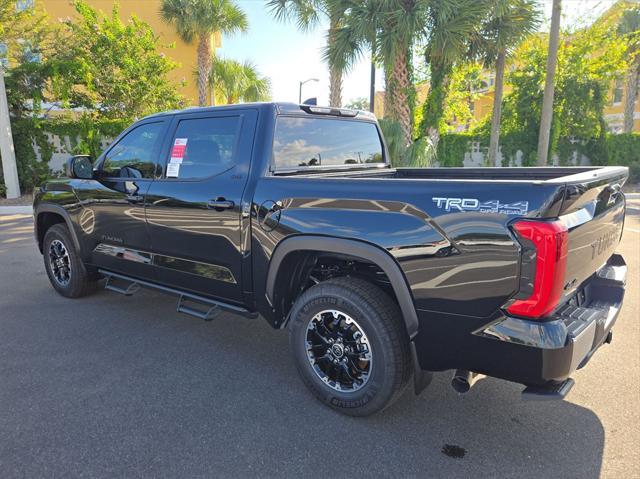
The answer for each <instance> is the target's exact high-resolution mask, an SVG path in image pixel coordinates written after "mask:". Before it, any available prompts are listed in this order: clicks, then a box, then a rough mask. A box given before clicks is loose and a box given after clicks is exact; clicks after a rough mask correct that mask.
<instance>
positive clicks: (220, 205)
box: [207, 198, 235, 210]
mask: <svg viewBox="0 0 640 479" xmlns="http://www.w3.org/2000/svg"><path fill="white" fill-rule="evenodd" d="M234 206H235V203H234V202H233V201H231V200H225V199H224V198H218V199H216V200H209V202H208V203H207V208H212V209H214V210H230V209H231V208H233V207H234Z"/></svg>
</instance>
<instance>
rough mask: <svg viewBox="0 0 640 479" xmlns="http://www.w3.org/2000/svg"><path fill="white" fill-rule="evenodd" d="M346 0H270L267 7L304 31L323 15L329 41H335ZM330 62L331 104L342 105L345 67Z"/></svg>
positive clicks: (277, 16) (315, 23)
mask: <svg viewBox="0 0 640 479" xmlns="http://www.w3.org/2000/svg"><path fill="white" fill-rule="evenodd" d="M344 3H346V2H342V1H332V0H269V1H268V2H267V7H268V8H269V9H270V10H271V12H272V14H273V16H274V17H275V18H276V19H277V20H280V21H289V20H293V21H295V22H296V23H297V24H298V28H299V29H300V30H302V31H309V30H311V29H313V28H315V27H316V26H317V25H318V23H319V22H320V19H321V18H322V16H325V17H327V18H328V19H329V30H328V32H327V43H328V44H329V45H330V44H332V43H333V42H335V38H336V31H337V30H338V28H339V26H340V20H341V18H342V15H343V13H344V8H343V4H344ZM328 63H329V104H330V105H331V106H338V107H339V106H342V74H343V69H342V68H340V66H339V65H337V64H336V63H333V62H331V61H329V62H328Z"/></svg>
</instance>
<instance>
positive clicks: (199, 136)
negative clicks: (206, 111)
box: [165, 116, 241, 179]
mask: <svg viewBox="0 0 640 479" xmlns="http://www.w3.org/2000/svg"><path fill="white" fill-rule="evenodd" d="M240 123H241V122H240V117H239V116H224V117H207V118H187V119H181V120H179V122H178V126H177V128H176V132H175V134H174V136H173V139H172V142H171V146H170V149H169V159H168V162H167V166H166V170H165V177H166V178H180V179H199V178H207V177H210V176H213V175H217V174H220V173H222V172H223V171H226V170H228V169H229V168H231V167H232V166H234V164H235V162H236V148H237V143H238V134H239V132H240Z"/></svg>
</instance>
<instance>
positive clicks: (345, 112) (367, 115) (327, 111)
mask: <svg viewBox="0 0 640 479" xmlns="http://www.w3.org/2000/svg"><path fill="white" fill-rule="evenodd" d="M248 106H251V107H257V108H259V109H274V110H276V112H277V113H278V114H287V113H288V114H294V113H307V114H310V115H313V114H316V115H324V116H339V117H350V118H354V119H356V118H357V119H358V120H370V121H371V120H375V119H376V117H375V115H374V114H373V113H371V112H368V111H363V110H352V109H349V108H337V107H329V106H316V105H300V104H298V103H291V102H255V103H236V104H233V105H219V106H194V107H188V108H184V109H182V110H168V111H163V112H158V113H153V114H151V115H148V116H146V117H144V118H143V119H146V118H155V117H159V116H170V115H175V114H178V113H185V112H189V113H192V112H194V113H195V112H209V111H211V112H215V111H220V110H238V109H243V108H246V107H248Z"/></svg>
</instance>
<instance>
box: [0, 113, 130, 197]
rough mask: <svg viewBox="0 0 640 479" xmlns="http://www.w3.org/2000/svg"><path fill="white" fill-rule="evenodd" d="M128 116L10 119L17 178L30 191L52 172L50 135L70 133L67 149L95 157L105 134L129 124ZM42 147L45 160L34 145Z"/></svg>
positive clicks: (0, 183) (1, 190)
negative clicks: (126, 117)
mask: <svg viewBox="0 0 640 479" xmlns="http://www.w3.org/2000/svg"><path fill="white" fill-rule="evenodd" d="M129 123H130V122H129V121H128V120H93V119H91V118H81V119H78V120H69V119H39V118H21V119H16V120H13V121H12V122H11V132H12V135H13V146H14V148H15V153H16V166H17V168H18V179H19V182H20V189H21V191H22V192H24V193H26V192H30V191H32V190H33V188H34V187H35V186H38V185H40V184H41V183H43V182H44V181H45V180H46V179H47V178H48V177H50V176H51V175H52V172H51V171H50V170H49V161H50V160H51V156H52V155H53V153H54V147H53V145H52V144H51V143H50V141H49V138H48V135H47V134H51V135H54V136H58V137H60V138H63V137H68V138H69V140H70V143H71V149H70V150H69V151H68V153H69V154H70V155H71V154H79V153H86V154H91V155H93V156H94V157H96V156H98V154H99V153H100V142H101V140H102V139H103V138H115V137H116V136H117V135H118V134H119V133H120V132H121V131H122V130H123V129H125V128H126V127H127V126H128V125H129ZM34 145H37V146H38V148H39V150H40V155H41V157H42V161H38V158H37V156H36V152H35V151H34V148H33V146H34ZM1 172H2V167H1V166H0V194H4V189H5V186H4V181H3V178H2V175H1Z"/></svg>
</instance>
